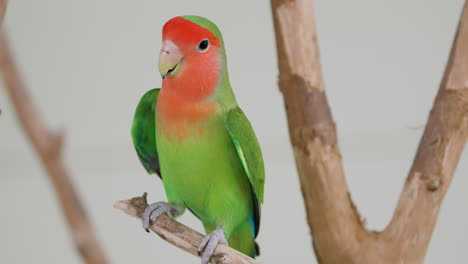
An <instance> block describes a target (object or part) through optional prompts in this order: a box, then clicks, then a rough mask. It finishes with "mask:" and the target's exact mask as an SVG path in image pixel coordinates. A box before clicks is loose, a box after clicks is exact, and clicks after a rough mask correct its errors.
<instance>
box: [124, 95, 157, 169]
mask: <svg viewBox="0 0 468 264" xmlns="http://www.w3.org/2000/svg"><path fill="white" fill-rule="evenodd" d="M159 90H160V89H159V88H155V89H152V90H149V91H148V92H146V93H145V94H144V95H143V97H142V98H141V99H140V102H139V103H138V106H137V108H136V110H135V116H134V118H133V123H132V132H131V133H132V139H133V145H134V146H135V150H136V152H137V154H138V158H139V159H140V162H141V164H142V165H143V167H145V169H146V170H147V171H148V173H156V174H158V175H159V177H161V171H160V166H159V158H158V151H157V148H156V124H155V121H156V120H155V109H156V101H157V100H158V94H159Z"/></svg>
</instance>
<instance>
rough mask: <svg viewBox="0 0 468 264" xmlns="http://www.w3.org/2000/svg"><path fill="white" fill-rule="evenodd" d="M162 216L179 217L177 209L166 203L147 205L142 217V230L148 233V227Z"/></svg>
mask: <svg viewBox="0 0 468 264" xmlns="http://www.w3.org/2000/svg"><path fill="white" fill-rule="evenodd" d="M162 214H168V215H170V216H172V217H174V216H177V215H179V209H178V208H177V206H175V205H172V204H168V203H166V202H157V203H152V204H150V205H148V207H146V209H145V212H144V213H143V217H142V222H143V228H144V229H145V230H146V232H149V226H150V225H151V224H152V223H153V222H154V221H156V219H157V218H158V217H159V216H160V215H162Z"/></svg>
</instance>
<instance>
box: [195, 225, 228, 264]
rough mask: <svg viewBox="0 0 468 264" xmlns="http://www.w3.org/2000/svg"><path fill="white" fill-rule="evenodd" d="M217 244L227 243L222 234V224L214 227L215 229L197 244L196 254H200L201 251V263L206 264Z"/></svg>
mask: <svg viewBox="0 0 468 264" xmlns="http://www.w3.org/2000/svg"><path fill="white" fill-rule="evenodd" d="M218 244H225V245H227V244H228V241H227V240H226V237H225V236H224V228H223V227H222V226H221V227H218V228H216V230H214V231H213V232H211V234H209V235H207V236H205V238H203V240H202V242H201V243H200V245H199V246H198V255H199V256H201V253H202V252H203V256H202V261H201V263H202V264H208V263H209V262H210V259H211V256H213V253H214V251H215V249H216V247H217V246H218Z"/></svg>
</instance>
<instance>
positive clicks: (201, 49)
mask: <svg viewBox="0 0 468 264" xmlns="http://www.w3.org/2000/svg"><path fill="white" fill-rule="evenodd" d="M209 46H210V42H209V41H208V40H207V39H204V40H202V41H200V43H198V47H197V51H198V52H204V51H206V50H207V49H208V47H209Z"/></svg>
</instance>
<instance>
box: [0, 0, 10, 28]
mask: <svg viewBox="0 0 468 264" xmlns="http://www.w3.org/2000/svg"><path fill="white" fill-rule="evenodd" d="M7 6H8V0H0V23H2V22H3V18H5V13H6V9H7Z"/></svg>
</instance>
